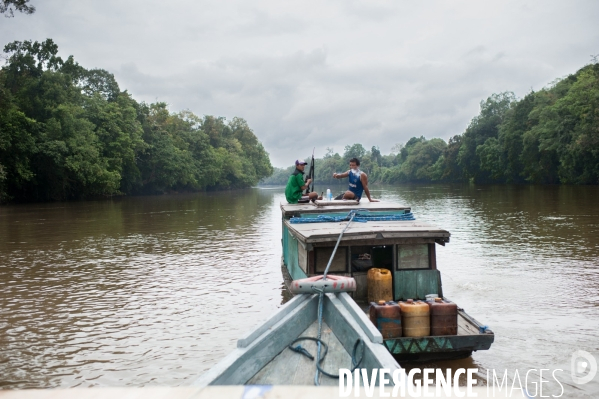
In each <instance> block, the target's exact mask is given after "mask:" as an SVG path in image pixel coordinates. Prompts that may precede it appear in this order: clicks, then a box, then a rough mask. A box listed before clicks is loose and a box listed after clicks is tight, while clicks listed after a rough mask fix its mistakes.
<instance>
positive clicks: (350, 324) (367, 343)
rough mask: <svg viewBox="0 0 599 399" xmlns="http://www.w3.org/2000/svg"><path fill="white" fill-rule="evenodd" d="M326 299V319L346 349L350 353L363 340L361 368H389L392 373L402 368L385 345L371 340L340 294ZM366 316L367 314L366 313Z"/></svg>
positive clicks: (330, 295) (329, 295)
mask: <svg viewBox="0 0 599 399" xmlns="http://www.w3.org/2000/svg"><path fill="white" fill-rule="evenodd" d="M326 299H327V300H326V301H325V307H324V317H325V320H326V321H327V324H328V325H329V326H330V327H331V329H332V331H333V333H334V334H335V335H336V336H337V337H338V339H339V341H340V342H341V344H342V345H343V347H344V348H345V350H346V351H347V352H348V353H349V352H351V351H352V350H353V347H354V344H355V342H356V340H357V339H361V340H362V341H363V343H364V357H363V360H362V363H361V364H360V367H361V368H367V369H373V368H388V369H390V370H391V373H393V371H394V370H396V369H399V368H400V366H399V364H398V363H397V361H396V360H395V359H394V358H393V356H392V355H391V353H389V351H388V350H387V348H386V347H385V346H383V345H382V344H376V343H373V342H371V340H370V339H369V338H368V336H367V335H366V334H365V333H364V331H363V330H362V328H361V327H360V326H359V325H358V323H357V322H356V320H355V319H354V316H353V315H352V314H351V313H350V312H349V311H348V309H347V308H346V307H345V305H344V304H343V302H341V301H340V300H339V298H338V296H336V295H334V294H327V295H326ZM364 317H366V316H365V315H364Z"/></svg>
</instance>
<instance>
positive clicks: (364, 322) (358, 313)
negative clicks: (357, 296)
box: [337, 292, 383, 344]
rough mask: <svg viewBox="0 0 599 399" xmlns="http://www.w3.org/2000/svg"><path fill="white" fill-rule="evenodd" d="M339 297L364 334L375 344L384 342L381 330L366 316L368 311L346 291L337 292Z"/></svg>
mask: <svg viewBox="0 0 599 399" xmlns="http://www.w3.org/2000/svg"><path fill="white" fill-rule="evenodd" d="M337 299H338V300H339V301H340V302H341V303H342V304H343V305H344V306H345V308H346V309H347V311H348V312H349V314H350V315H351V317H352V318H353V319H354V320H355V321H356V323H357V324H358V325H359V326H360V328H361V329H362V331H363V332H364V334H366V336H367V337H368V339H370V342H373V343H375V344H382V343H383V336H382V335H381V332H380V331H379V330H378V329H377V328H376V327H375V326H374V325H373V324H372V323H371V322H370V320H369V319H368V318H367V317H366V313H364V311H363V310H362V309H361V308H360V307H359V306H358V304H357V303H356V302H355V301H354V300H353V299H351V298H350V296H349V295H348V294H347V293H346V292H342V293H339V294H337Z"/></svg>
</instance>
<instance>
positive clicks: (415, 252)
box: [397, 244, 430, 270]
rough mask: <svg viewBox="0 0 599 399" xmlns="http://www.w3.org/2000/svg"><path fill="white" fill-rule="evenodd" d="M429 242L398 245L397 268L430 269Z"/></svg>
mask: <svg viewBox="0 0 599 399" xmlns="http://www.w3.org/2000/svg"><path fill="white" fill-rule="evenodd" d="M428 254H429V249H428V244H413V245H398V246H397V270H400V269H429V268H430V261H429V256H428Z"/></svg>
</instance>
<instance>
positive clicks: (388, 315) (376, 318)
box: [369, 301, 401, 339]
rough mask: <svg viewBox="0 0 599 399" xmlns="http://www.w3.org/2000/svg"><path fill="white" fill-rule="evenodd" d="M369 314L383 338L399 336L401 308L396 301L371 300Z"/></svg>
mask: <svg viewBox="0 0 599 399" xmlns="http://www.w3.org/2000/svg"><path fill="white" fill-rule="evenodd" d="M369 315H370V321H371V322H372V324H374V325H375V326H376V328H377V329H378V330H379V331H380V332H381V334H382V335H383V339H393V338H399V337H401V310H400V308H399V305H398V304H397V303H396V302H385V301H378V303H377V302H371V303H370V309H369Z"/></svg>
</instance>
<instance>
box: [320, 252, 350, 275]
mask: <svg viewBox="0 0 599 399" xmlns="http://www.w3.org/2000/svg"><path fill="white" fill-rule="evenodd" d="M332 253H333V247H322V248H314V257H315V259H314V262H315V264H316V273H324V269H326V268H327V264H328V263H329V259H330V258H331V254H332ZM346 271H347V247H339V248H337V252H336V253H335V257H334V258H333V262H332V264H331V268H330V269H329V272H337V273H339V272H341V273H345V272H346Z"/></svg>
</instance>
